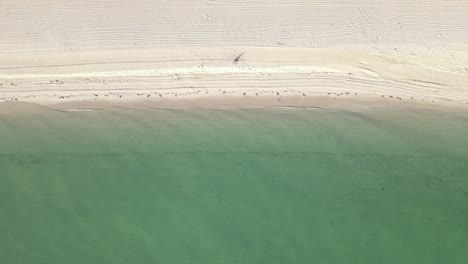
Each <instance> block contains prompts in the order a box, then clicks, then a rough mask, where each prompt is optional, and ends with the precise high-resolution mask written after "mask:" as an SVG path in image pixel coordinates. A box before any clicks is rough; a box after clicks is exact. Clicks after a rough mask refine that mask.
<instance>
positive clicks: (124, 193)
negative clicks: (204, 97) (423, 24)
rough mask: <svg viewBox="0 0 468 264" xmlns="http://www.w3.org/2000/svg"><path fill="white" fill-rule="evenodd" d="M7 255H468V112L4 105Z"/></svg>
mask: <svg viewBox="0 0 468 264" xmlns="http://www.w3.org/2000/svg"><path fill="white" fill-rule="evenodd" d="M0 214H1V217H0V260H1V262H2V263H35V264H37V263H48V264H51V263H90V264H93V263H100V264H103V263H204V264H207V263H313V262H315V263H467V262H468V250H466V249H467V248H468V235H467V234H468V221H467V219H468V117H467V115H466V114H462V113H460V114H457V113H448V112H437V111H429V110H403V109H393V110H392V109H371V110H362V111H345V110H320V109H263V110H260V109H259V110H195V109H191V110H154V109H153V110H151V109H147V110H141V111H136V110H129V109H126V110H124V109H107V110H103V111H94V112H60V111H47V112H38V113H35V114H30V115H20V116H12V115H2V116H0Z"/></svg>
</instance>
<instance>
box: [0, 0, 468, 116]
mask: <svg viewBox="0 0 468 264" xmlns="http://www.w3.org/2000/svg"><path fill="white" fill-rule="evenodd" d="M420 5H423V6H424V7H422V8H421V7H420ZM0 12H1V14H2V16H3V19H2V20H3V21H2V23H1V24H0V101H19V102H32V103H39V104H43V105H56V104H63V103H74V104H76V103H77V102H83V101H92V102H94V103H95V104H96V103H98V104H99V103H118V102H123V101H125V102H129V101H130V102H135V101H137V102H138V101H139V102H154V103H157V104H162V105H165V104H166V105H167V102H168V101H170V102H171V103H170V104H174V103H175V104H176V105H177V102H182V105H200V104H202V103H201V102H205V103H203V104H204V105H210V103H206V102H207V101H210V99H215V98H216V104H217V105H231V106H233V105H234V106H243V105H246V104H248V105H263V106H309V105H310V106H314V105H324V104H326V105H333V104H335V103H336V101H350V100H351V101H352V100H355V102H358V103H362V102H363V101H366V102H369V101H370V102H373V103H371V104H377V105H380V104H382V103H384V104H400V103H404V104H405V105H408V104H423V105H426V106H431V105H438V106H445V105H452V106H458V107H466V106H467V105H468V50H467V47H468V44H467V41H468V39H467V38H466V34H463V32H464V25H466V23H468V18H467V17H466V15H464V14H465V12H468V4H467V3H466V2H463V1H423V2H408V1H386V2H377V1H344V2H336V3H334V2H329V3H328V2H318V1H301V0H296V1H289V2H288V4H280V3H278V4H271V3H270V2H267V1H258V0H257V1H236V2H229V3H225V2H221V1H189V2H186V1H183V2H181V1H162V2H158V3H157V4H156V3H150V2H147V1H136V2H130V1H127V2H126V1H124V2H119V3H118V4H116V3H112V1H108V0H104V1H98V2H95V1H93V2H91V1H85V2H76V1H64V2H60V3H56V2H55V1H38V2H33V3H32V2H27V1H15V2H14V3H13V4H7V3H6V2H4V3H2V4H0ZM109 14H112V15H111V16H109ZM179 17H183V19H182V20H179ZM243 98H245V99H243ZM343 98H346V99H343ZM233 102H235V103H233ZM338 104H339V103H338ZM431 107H432V106H431Z"/></svg>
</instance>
